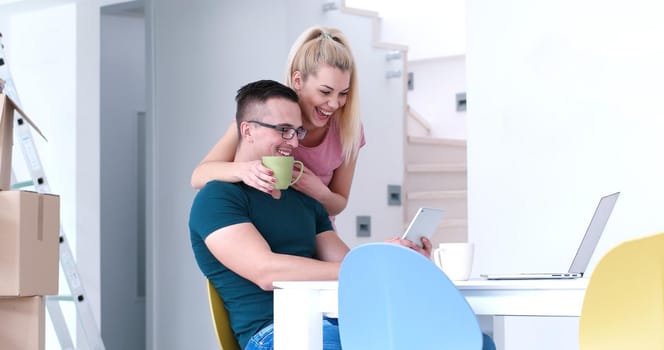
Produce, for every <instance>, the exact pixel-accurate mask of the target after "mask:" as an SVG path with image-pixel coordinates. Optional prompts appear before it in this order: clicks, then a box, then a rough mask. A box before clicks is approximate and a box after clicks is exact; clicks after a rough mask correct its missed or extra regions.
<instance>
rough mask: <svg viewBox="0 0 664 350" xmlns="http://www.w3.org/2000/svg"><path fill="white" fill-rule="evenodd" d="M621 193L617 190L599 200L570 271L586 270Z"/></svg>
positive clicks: (579, 271) (580, 271)
mask: <svg viewBox="0 0 664 350" xmlns="http://www.w3.org/2000/svg"><path fill="white" fill-rule="evenodd" d="M619 194H620V192H616V193H613V194H610V195H607V196H604V197H602V198H601V199H600V200H599V204H598V205H597V209H595V214H593V218H592V220H590V224H589V225H588V229H587V230H586V234H585V235H584V236H583V240H582V241H581V245H580V246H579V249H578V250H577V251H576V256H574V260H573V261H572V266H570V268H569V272H578V273H584V272H586V268H587V267H588V264H589V263H590V258H591V257H592V255H593V252H594V251H595V247H597V242H599V238H600V237H601V236H602V232H603V231H604V227H605V226H606V223H607V222H608V221H609V216H611V212H612V211H613V207H614V205H615V204H616V200H618V195H619Z"/></svg>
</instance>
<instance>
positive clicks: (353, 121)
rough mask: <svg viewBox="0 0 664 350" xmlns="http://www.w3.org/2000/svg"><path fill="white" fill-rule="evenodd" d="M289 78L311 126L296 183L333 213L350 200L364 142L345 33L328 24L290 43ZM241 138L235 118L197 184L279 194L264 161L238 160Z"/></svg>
mask: <svg viewBox="0 0 664 350" xmlns="http://www.w3.org/2000/svg"><path fill="white" fill-rule="evenodd" d="M285 83H286V85H288V86H289V87H291V88H292V89H293V90H295V92H296V93H297V95H298V97H299V105H300V108H301V110H302V123H303V126H304V128H305V129H307V131H308V132H307V134H306V137H305V138H304V139H303V140H301V141H300V144H299V147H297V148H296V149H295V150H293V156H294V157H295V158H296V159H298V160H301V161H302V162H303V163H304V166H305V169H304V172H303V174H302V177H301V178H300V180H299V181H298V182H297V183H296V184H295V185H293V187H294V188H295V189H297V190H299V191H301V192H304V193H306V194H307V195H309V196H311V197H313V198H315V199H316V200H318V201H319V202H321V203H322V204H323V206H324V207H325V209H326V210H327V212H328V214H329V215H330V216H331V217H334V216H335V215H337V214H339V213H340V212H341V211H343V209H344V208H345V207H346V204H347V203H348V196H349V195H350V188H351V184H352V181H353V176H354V173H355V164H356V161H357V157H358V153H359V149H360V147H362V146H363V145H364V144H365V140H364V133H363V131H362V123H361V121H360V116H359V97H358V85H357V74H356V67H355V59H354V58H353V54H352V52H351V49H350V46H349V45H348V40H347V39H346V37H345V36H344V35H343V33H342V32H341V31H339V30H337V29H333V28H324V27H313V28H309V29H307V30H305V31H304V32H303V33H302V34H301V35H300V37H299V38H298V39H297V40H296V41H295V43H294V44H293V46H292V47H291V51H290V54H289V56H288V64H287V69H286V82H285ZM237 143H238V136H237V127H236V125H235V122H233V123H232V124H231V125H230V126H229V128H228V130H227V131H226V133H225V134H224V136H223V137H222V138H221V139H220V140H219V142H217V144H216V145H215V146H214V147H213V148H212V150H210V152H209V153H208V154H207V155H206V156H205V158H203V160H202V161H201V163H200V164H199V165H198V166H197V167H196V169H194V172H193V174H192V177H191V184H192V186H193V187H194V188H201V187H203V186H204V185H205V184H206V183H207V182H208V181H211V180H221V181H227V182H237V181H243V182H244V183H246V184H247V185H249V186H252V187H255V188H256V189H258V190H261V191H263V192H266V193H271V194H273V195H274V196H275V197H276V196H278V195H279V191H278V190H275V189H274V186H273V184H274V178H273V177H272V171H271V170H270V169H268V168H266V167H265V166H263V165H262V164H261V162H260V161H252V162H233V157H234V154H235V149H236V147H237Z"/></svg>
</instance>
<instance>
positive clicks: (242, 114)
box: [235, 80, 298, 127]
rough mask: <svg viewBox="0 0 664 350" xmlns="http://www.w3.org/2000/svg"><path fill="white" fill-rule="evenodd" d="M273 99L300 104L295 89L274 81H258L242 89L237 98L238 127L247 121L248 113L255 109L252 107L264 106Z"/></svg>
mask: <svg viewBox="0 0 664 350" xmlns="http://www.w3.org/2000/svg"><path fill="white" fill-rule="evenodd" d="M272 98H284V99H287V100H289V101H293V102H295V103H297V102H298V97H297V94H296V93H295V91H293V89H291V88H289V87H288V86H286V85H284V84H282V83H280V82H277V81H274V80H258V81H255V82H253V83H249V84H247V85H245V86H243V87H241V88H240V89H239V90H238V91H237V95H236V96H235V101H236V102H237V111H236V113H235V118H236V121H237V123H238V127H239V124H240V123H241V122H242V121H243V120H245V119H246V114H247V112H248V111H250V110H252V109H253V108H251V107H253V106H255V105H257V104H264V103H265V102H267V100H269V99H272Z"/></svg>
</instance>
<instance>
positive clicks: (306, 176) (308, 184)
mask: <svg viewBox="0 0 664 350" xmlns="http://www.w3.org/2000/svg"><path fill="white" fill-rule="evenodd" d="M299 173H300V165H299V164H295V165H294V166H293V178H292V180H295V178H297V175H298V174H299ZM292 180H291V181H292ZM291 187H293V188H294V189H296V190H298V191H300V192H302V193H305V194H306V195H308V196H309V197H312V198H314V199H316V200H317V201H319V202H323V200H322V199H323V196H324V195H325V194H327V193H329V192H330V189H329V188H327V186H325V185H324V184H323V182H322V181H321V180H320V178H319V177H318V176H317V175H316V174H314V173H313V172H312V171H311V170H309V169H308V168H307V167H304V169H303V171H302V176H301V177H300V179H299V180H298V181H297V182H296V183H295V184H293V185H292V186H291Z"/></svg>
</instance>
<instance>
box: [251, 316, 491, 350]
mask: <svg viewBox="0 0 664 350" xmlns="http://www.w3.org/2000/svg"><path fill="white" fill-rule="evenodd" d="M482 337H483V339H482V340H483V345H482V350H496V345H495V344H494V342H493V340H492V339H491V337H489V336H488V335H486V334H482ZM273 349H274V327H273V325H269V326H267V327H265V328H263V329H261V330H260V331H259V332H258V333H256V334H254V336H253V337H251V339H249V343H247V346H246V347H245V348H244V350H273ZM323 350H341V341H340V340H339V324H338V323H337V320H336V319H330V318H327V317H324V318H323Z"/></svg>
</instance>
